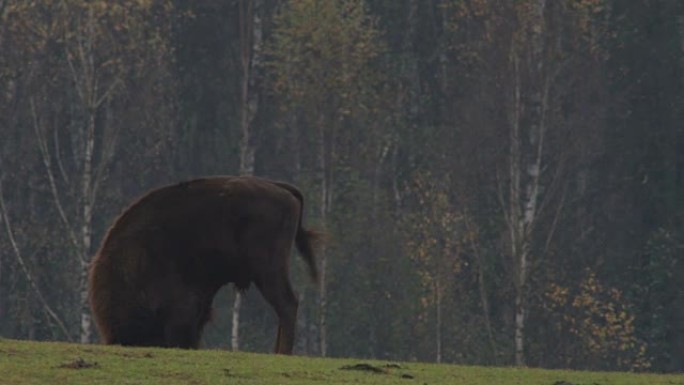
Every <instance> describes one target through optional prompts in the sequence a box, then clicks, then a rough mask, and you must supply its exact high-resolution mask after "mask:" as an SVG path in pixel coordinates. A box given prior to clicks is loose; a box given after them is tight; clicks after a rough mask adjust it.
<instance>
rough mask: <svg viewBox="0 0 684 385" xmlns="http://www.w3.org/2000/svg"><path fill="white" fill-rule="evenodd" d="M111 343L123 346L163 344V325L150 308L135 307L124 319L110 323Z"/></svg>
mask: <svg viewBox="0 0 684 385" xmlns="http://www.w3.org/2000/svg"><path fill="white" fill-rule="evenodd" d="M109 343H111V344H118V345H124V346H163V345H164V333H163V325H162V322H161V320H160V319H159V316H158V315H157V314H155V312H154V311H152V310H150V309H136V310H135V311H132V312H131V313H129V315H128V316H127V317H126V319H124V320H122V321H120V322H118V323H117V324H116V325H112V335H111V341H109Z"/></svg>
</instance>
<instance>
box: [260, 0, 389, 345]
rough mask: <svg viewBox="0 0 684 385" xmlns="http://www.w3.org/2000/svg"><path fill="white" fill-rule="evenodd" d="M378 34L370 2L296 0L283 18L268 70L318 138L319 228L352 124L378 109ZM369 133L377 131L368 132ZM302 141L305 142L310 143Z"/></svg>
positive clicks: (323, 300)
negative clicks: (368, 8)
mask: <svg viewBox="0 0 684 385" xmlns="http://www.w3.org/2000/svg"><path fill="white" fill-rule="evenodd" d="M377 35H378V32H377V30H376V28H375V26H374V24H373V21H372V19H371V18H370V17H369V16H368V15H367V13H366V9H365V6H364V2H363V1H359V0H345V1H340V2H330V1H321V0H296V1H291V2H289V4H288V5H287V6H286V7H285V9H284V10H283V12H282V14H281V15H280V16H279V17H278V18H277V20H276V30H275V32H274V41H273V46H272V49H271V52H270V53H271V54H272V55H271V56H272V59H271V60H269V63H268V65H269V68H270V69H272V73H273V87H274V88H275V90H276V92H277V93H278V95H279V97H280V100H281V103H282V108H283V109H284V110H285V111H287V112H288V113H289V114H291V115H294V116H296V121H298V122H299V123H300V125H302V126H303V127H305V129H306V130H307V134H306V136H308V137H311V138H312V139H311V140H310V141H308V142H305V143H306V144H307V145H306V147H310V148H313V149H314V151H313V154H311V156H310V158H309V159H311V164H313V167H312V170H311V175H313V178H307V179H308V180H313V184H314V185H315V186H316V190H317V193H316V195H317V196H318V198H317V199H316V200H315V204H316V212H317V216H318V220H319V223H320V226H321V227H323V229H325V228H326V227H327V226H328V220H329V216H330V213H331V212H332V211H333V208H334V202H335V194H334V187H335V183H336V178H337V172H338V169H337V166H338V165H339V161H340V159H341V158H342V157H343V156H344V155H343V154H344V152H345V149H344V148H340V147H341V146H340V144H341V143H348V140H349V136H348V133H349V131H348V130H345V129H346V128H348V125H349V124H350V122H354V121H355V119H359V118H360V117H361V116H363V115H364V114H366V113H367V110H370V109H372V108H374V104H375V103H377V100H376V98H377V94H376V93H375V92H374V90H373V87H374V86H375V85H377V81H378V78H377V73H375V72H374V69H373V66H372V63H373V60H374V59H375V58H376V57H377V55H378V54H379V52H380V45H379V41H378V37H377ZM369 134H370V132H369ZM306 147H304V146H303V147H301V148H306ZM328 256H329V250H328V249H326V248H325V247H323V248H322V250H321V252H320V257H319V261H320V263H319V264H320V268H319V279H320V281H319V290H318V297H319V298H318V299H319V306H318V308H319V309H318V333H319V350H320V354H321V355H322V356H325V355H327V352H328V338H327V307H328V292H327V289H328V279H329V277H328V263H329V261H328Z"/></svg>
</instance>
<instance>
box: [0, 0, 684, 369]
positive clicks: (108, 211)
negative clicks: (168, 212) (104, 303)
mask: <svg viewBox="0 0 684 385" xmlns="http://www.w3.org/2000/svg"><path fill="white" fill-rule="evenodd" d="M682 121H684V2H682V1H680V0H642V1H620V0H554V1H550V0H516V1H511V0H334V1H333V0H198V1H180V0H41V1H25V0H0V337H4V338H13V339H29V340H59V341H72V342H81V343H96V342H97V341H98V337H97V333H96V332H95V330H94V327H93V322H92V319H91V315H90V309H89V305H88V301H87V271H88V266H89V263H90V260H91V258H92V256H93V254H94V253H95V252H96V250H97V248H98V247H99V244H100V242H101V241H102V238H103V237H104V234H105V231H106V230H107V228H108V226H109V225H110V224H111V223H112V221H113V220H114V219H115V218H116V216H117V215H118V214H119V213H121V211H122V210H123V209H124V208H125V207H127V206H128V205H129V203H130V202H131V201H132V200H134V199H135V198H136V197H138V196H140V195H141V194H144V193H145V192H146V191H149V190H151V189H154V188H157V187H160V186H162V185H167V184H172V183H177V182H179V181H183V180H188V179H193V178H197V177H201V176H207V175H240V174H253V175H258V176H262V177H267V178H272V179H276V180H282V181H287V182H289V183H293V184H295V185H297V186H298V187H299V188H300V189H301V190H302V191H303V193H304V197H305V209H306V212H305V218H306V219H305V223H306V226H308V227H312V228H316V229H319V230H322V231H325V233H327V234H328V236H327V242H326V243H325V244H324V246H323V247H322V248H321V250H320V251H319V253H318V265H319V269H320V273H321V277H320V278H321V280H320V282H319V283H318V284H314V283H312V282H311V281H310V280H309V279H308V276H307V273H306V267H305V265H304V264H303V263H301V262H302V261H301V259H300V258H299V257H298V256H297V255H296V253H293V256H292V266H291V276H292V277H293V281H294V283H295V287H296V291H297V293H298V297H299V300H300V308H299V317H298V325H297V341H296V347H295V353H296V354H301V355H312V356H330V357H359V358H377V359H386V360H405V361H425V362H443V363H458V364H470V365H497V366H504V365H518V366H532V367H544V368H572V369H587V370H621V371H656V372H682V371H684V125H683V124H682ZM214 308H215V315H214V319H213V321H212V322H211V324H210V325H209V326H208V328H207V330H206V332H205V335H204V337H203V346H204V347H207V348H221V349H228V350H230V349H233V350H244V351H254V352H270V351H271V350H272V344H273V340H274V337H275V326H276V317H275V315H274V314H273V313H272V310H271V308H270V307H269V306H268V305H267V304H266V303H265V302H264V301H263V299H262V298H261V296H260V295H259V293H258V291H257V290H255V289H251V290H250V291H248V292H247V293H245V294H244V295H240V294H239V293H237V292H236V291H235V290H233V288H232V287H225V288H224V289H223V290H222V291H221V292H220V293H219V295H218V296H217V298H216V300H215V301H214Z"/></svg>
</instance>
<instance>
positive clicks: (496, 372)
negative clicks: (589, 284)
mask: <svg viewBox="0 0 684 385" xmlns="http://www.w3.org/2000/svg"><path fill="white" fill-rule="evenodd" d="M0 384H2V385H28V384H41V385H43V384H60V385H62V384H65V385H66V384H84V385H85V384H131V385H132V384H140V385H174V384H183V385H204V384H207V385H208V384H212V385H213V384H303V385H307V384H406V385H412V384H419V385H423V384H428V385H438V384H458V385H470V384H472V385H492V384H521V385H618V384H624V385H629V384H644V385H684V375H656V374H633V373H598V372H578V371H561V370H540V369H518V368H487V367H475V366H456V365H435V364H423V363H414V362H411V363H403V362H400V363H396V362H387V361H373V360H362V359H323V358H310V357H284V356H276V355H272V354H253V353H232V352H226V351H218V350H199V351H187V350H177V349H150V348H123V347H119V346H101V345H78V344H65V343H56V342H29V341H15V340H4V339H0Z"/></svg>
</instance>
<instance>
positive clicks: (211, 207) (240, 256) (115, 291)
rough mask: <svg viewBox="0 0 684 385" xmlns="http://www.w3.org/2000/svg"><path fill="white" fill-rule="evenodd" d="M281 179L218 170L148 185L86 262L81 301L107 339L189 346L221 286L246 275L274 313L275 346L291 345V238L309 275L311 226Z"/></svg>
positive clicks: (243, 285)
mask: <svg viewBox="0 0 684 385" xmlns="http://www.w3.org/2000/svg"><path fill="white" fill-rule="evenodd" d="M302 209H303V199H302V194H301V193H300V191H299V190H298V189H297V188H296V187H294V186H291V185H289V184H286V183H280V182H274V181H270V180H266V179H260V178H256V177H246V176H242V177H230V176H219V177H210V178H203V179H196V180H191V181H188V182H183V183H179V184H175V185H171V186H166V187H162V188H160V189H157V190H153V191H151V192H149V193H148V194H147V195H145V196H143V197H142V198H140V199H139V200H138V201H137V202H135V203H133V204H132V205H131V206H130V207H129V208H128V209H127V210H125V211H124V212H123V214H121V216H119V218H117V219H116V221H115V222H114V224H113V225H112V227H111V228H110V229H109V231H108V232H107V235H106V236H105V238H104V241H103V242H102V245H101V247H100V250H99V251H98V253H97V255H96V256H95V258H94V260H93V263H92V266H91V269H90V305H91V307H92V311H93V315H94V317H95V321H96V324H97V327H98V329H99V332H100V335H101V338H102V340H103V341H104V342H105V343H107V344H121V345H136V346H162V347H180V348H197V347H198V344H199V340H200V335H201V333H202V329H203V327H204V325H205V323H206V322H207V321H208V320H209V318H210V314H211V303H212V300H213V298H214V295H215V294H216V292H217V291H218V290H219V288H221V287H222V286H223V285H225V284H227V283H229V282H233V283H234V284H235V286H236V287H237V288H238V289H240V290H246V289H247V288H248V287H249V285H250V283H251V282H254V283H255V284H256V286H257V287H258V288H259V290H260V291H261V294H262V295H263V296H264V298H265V299H266V300H267V301H268V302H269V303H270V304H271V306H273V308H274V309H275V312H276V314H277V316H278V319H279V325H278V334H277V338H276V346H275V351H276V353H283V354H291V353H292V347H293V343H294V334H295V321H296V317H297V298H296V296H295V294H294V292H293V291H292V287H291V285H290V280H289V276H288V270H289V269H288V265H289V264H288V260H289V255H290V252H291V250H292V246H293V243H294V244H296V247H297V249H298V250H299V252H300V254H301V255H302V257H303V258H304V260H305V261H306V263H307V265H308V268H309V272H310V274H311V276H312V278H313V279H314V280H316V277H317V270H316V262H315V258H314V253H313V244H314V241H315V240H316V238H317V235H316V233H315V232H313V231H311V230H305V229H304V228H303V227H302Z"/></svg>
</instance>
